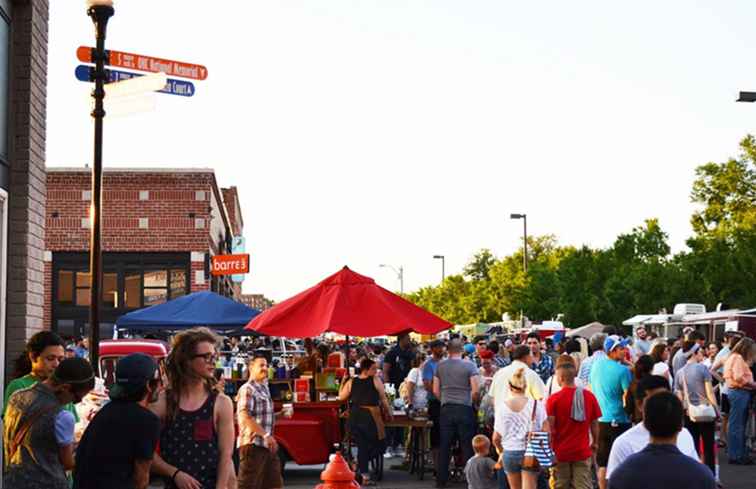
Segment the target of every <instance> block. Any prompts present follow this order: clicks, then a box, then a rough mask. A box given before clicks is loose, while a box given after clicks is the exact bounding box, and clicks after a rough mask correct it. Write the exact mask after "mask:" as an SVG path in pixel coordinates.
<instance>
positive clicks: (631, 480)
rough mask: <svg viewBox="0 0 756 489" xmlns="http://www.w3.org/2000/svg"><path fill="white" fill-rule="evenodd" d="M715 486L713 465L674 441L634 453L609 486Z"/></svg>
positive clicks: (619, 488) (616, 488)
mask: <svg viewBox="0 0 756 489" xmlns="http://www.w3.org/2000/svg"><path fill="white" fill-rule="evenodd" d="M670 487H684V488H685V489H714V488H715V487H716V482H714V476H713V475H712V473H711V470H709V468H708V467H707V466H706V465H704V464H702V463H700V462H698V461H697V460H693V459H692V458H690V457H688V456H687V455H684V454H683V453H682V452H681V451H680V450H678V449H677V447H676V446H674V445H651V444H649V445H647V446H646V448H644V449H643V450H641V451H640V452H638V453H635V454H633V455H630V456H629V457H628V458H627V459H625V461H624V462H622V463H621V464H620V465H619V467H617V468H616V469H615V470H614V472H612V477H611V478H610V479H609V489H640V488H642V489H669V488H670Z"/></svg>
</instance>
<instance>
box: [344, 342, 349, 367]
mask: <svg viewBox="0 0 756 489" xmlns="http://www.w3.org/2000/svg"><path fill="white" fill-rule="evenodd" d="M345 336H346V358H345V359H344V366H345V367H346V371H347V375H349V335H345Z"/></svg>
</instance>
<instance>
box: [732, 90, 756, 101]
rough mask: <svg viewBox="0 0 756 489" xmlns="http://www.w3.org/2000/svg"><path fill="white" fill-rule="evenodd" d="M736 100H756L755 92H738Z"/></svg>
mask: <svg viewBox="0 0 756 489" xmlns="http://www.w3.org/2000/svg"><path fill="white" fill-rule="evenodd" d="M736 102H756V92H740V93H739V94H738V99H737V100H736Z"/></svg>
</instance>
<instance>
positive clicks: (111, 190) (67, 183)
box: [45, 168, 223, 326]
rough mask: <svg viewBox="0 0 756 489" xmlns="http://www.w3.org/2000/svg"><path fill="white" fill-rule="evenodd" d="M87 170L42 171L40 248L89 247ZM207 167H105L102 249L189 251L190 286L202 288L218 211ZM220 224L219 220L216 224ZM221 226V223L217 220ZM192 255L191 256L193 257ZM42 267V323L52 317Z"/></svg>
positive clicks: (207, 283) (82, 249)
mask: <svg viewBox="0 0 756 489" xmlns="http://www.w3.org/2000/svg"><path fill="white" fill-rule="evenodd" d="M90 185H91V180H90V173H89V170H82V169H59V168H51V169H49V171H48V174H47V212H46V219H45V224H46V227H47V235H46V240H45V241H46V249H47V250H48V251H49V252H51V253H54V252H64V251H68V252H77V251H78V252H87V251H89V238H90V229H89V227H88V226H89V221H88V213H89V206H90V200H89V199H90V194H89V190H90ZM214 185H215V178H214V176H213V172H212V171H211V170H197V171H187V170H175V171H172V170H169V169H165V170H163V169H161V170H156V171H154V172H150V171H144V170H137V171H133V170H117V169H106V170H105V172H104V174H103V211H102V219H103V228H102V233H103V234H102V247H103V252H107V251H113V252H119V251H120V252H145V253H149V252H195V254H194V258H193V260H192V263H191V277H190V289H191V291H192V292H196V291H200V290H208V289H209V288H210V277H207V276H205V277H200V278H204V280H203V283H198V281H197V278H198V277H197V272H201V273H202V275H204V270H205V261H204V254H206V253H208V252H210V251H211V250H214V249H217V245H216V243H215V242H214V241H216V240H217V236H211V233H210V230H211V229H212V228H213V227H216V228H217V226H218V223H217V222H216V223H213V224H214V226H211V219H212V220H215V221H218V220H221V223H222V216H219V215H218V214H217V213H215V214H214V215H213V213H212V212H211V209H210V207H211V205H210V204H211V202H210V199H211V196H212V192H213V186H214ZM221 226H222V224H221ZM222 227H223V226H222ZM195 259H196V260H197V261H194V260H195ZM47 265H48V266H47V267H45V290H46V297H45V325H48V326H49V325H51V322H52V295H51V294H52V292H51V291H52V264H51V263H48V264H47Z"/></svg>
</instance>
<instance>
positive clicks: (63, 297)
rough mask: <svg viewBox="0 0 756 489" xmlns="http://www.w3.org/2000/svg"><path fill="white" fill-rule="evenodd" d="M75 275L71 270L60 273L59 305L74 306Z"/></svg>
mask: <svg viewBox="0 0 756 489" xmlns="http://www.w3.org/2000/svg"><path fill="white" fill-rule="evenodd" d="M73 277H74V274H73V272H72V271H70V270H61V271H60V272H58V303H59V304H73V296H74V285H73V283H74V282H73Z"/></svg>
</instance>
